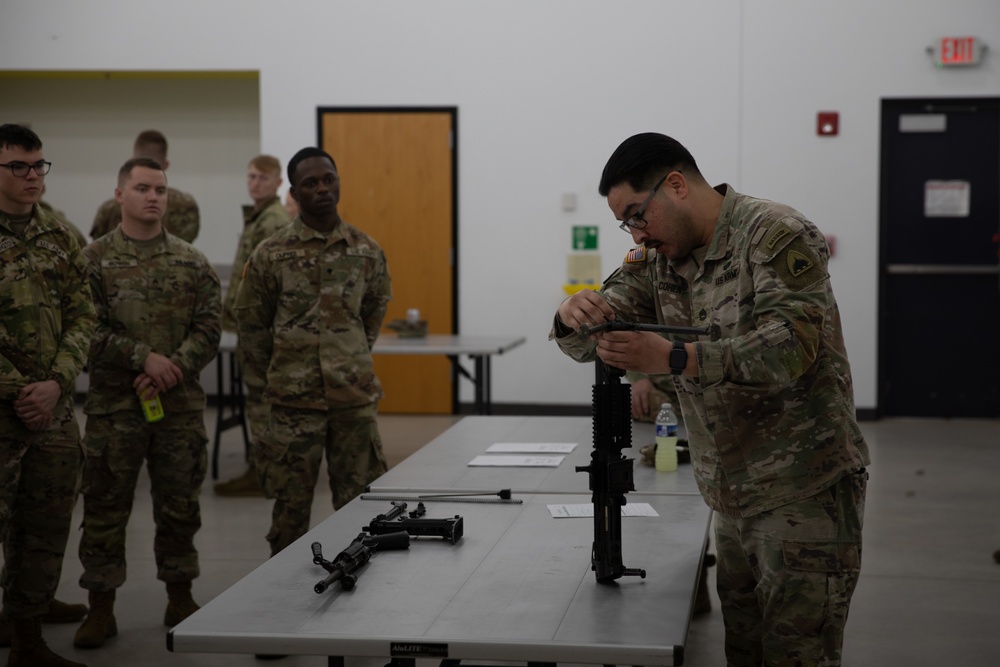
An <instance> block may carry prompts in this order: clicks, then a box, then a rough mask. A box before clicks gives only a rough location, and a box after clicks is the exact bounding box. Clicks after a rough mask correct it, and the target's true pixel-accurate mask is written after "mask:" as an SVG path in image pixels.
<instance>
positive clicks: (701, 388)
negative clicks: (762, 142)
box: [551, 134, 869, 666]
mask: <svg viewBox="0 0 1000 667" xmlns="http://www.w3.org/2000/svg"><path fill="white" fill-rule="evenodd" d="M599 189H600V192H601V194H602V195H605V196H607V198H608V204H609V206H610V208H611V210H612V211H613V212H614V213H615V215H616V217H618V219H619V220H623V221H624V222H623V223H622V228H623V229H625V230H626V231H629V232H630V233H631V234H632V238H633V240H634V241H635V242H636V244H638V246H639V247H637V248H636V249H634V250H632V251H630V252H629V253H628V255H627V256H626V259H625V262H624V263H623V265H622V267H621V268H620V269H619V270H617V271H616V272H615V273H614V274H612V276H611V277H610V278H608V280H607V282H606V283H605V284H604V285H603V286H602V288H601V289H600V291H597V292H593V291H583V292H580V293H579V294H577V295H574V296H572V297H570V298H568V299H567V300H566V301H564V302H563V303H562V304H561V305H560V306H559V308H558V310H557V315H556V320H555V324H554V327H553V331H552V334H551V336H552V337H553V338H555V339H556V340H557V342H558V344H559V346H560V348H561V349H562V350H563V351H564V352H565V353H566V354H568V355H570V356H571V357H573V358H574V359H576V360H578V361H588V360H592V359H594V357H595V354H596V355H597V356H599V357H600V358H601V359H602V360H604V361H605V362H606V363H608V364H610V365H612V366H615V367H618V368H622V369H625V370H638V371H642V372H646V373H665V372H672V373H675V374H678V376H679V383H678V393H679V398H680V406H681V410H682V413H683V415H684V422H685V426H686V427H687V431H688V438H689V445H690V448H691V459H692V464H693V467H694V472H695V478H696V480H697V482H698V487H699V489H700V491H701V493H702V495H703V496H704V498H705V500H706V501H707V502H708V504H709V506H711V507H712V509H713V510H715V512H716V513H717V515H716V545H717V551H718V567H719V572H718V591H719V596H720V598H721V602H722V609H723V617H724V621H725V627H726V656H727V659H728V662H729V664H730V665H748V666H749V665H755V666H759V665H761V664H766V665H839V664H840V656H841V647H842V644H843V629H844V624H845V622H846V620H847V611H848V606H849V604H850V600H851V595H852V593H853V591H854V587H855V585H856V583H857V580H858V574H859V571H860V567H861V525H862V518H863V513H864V496H865V486H866V480H867V473H866V472H865V466H866V465H867V464H868V463H869V458H868V449H867V446H866V444H865V442H864V439H863V438H862V435H861V432H860V429H859V427H858V424H857V421H856V418H855V411H854V398H853V387H852V381H851V373H850V366H849V364H848V361H847V354H846V351H845V348H844V340H843V334H842V331H841V323H840V314H839V312H838V309H837V303H836V300H835V299H834V296H833V291H832V289H831V286H830V278H829V275H828V273H827V260H828V257H829V253H828V250H827V246H826V243H825V240H824V238H823V236H822V235H821V234H820V233H819V231H817V229H816V227H815V226H814V225H813V224H812V223H810V222H809V221H808V220H806V219H805V218H804V217H803V216H802V215H801V214H800V213H798V212H797V211H795V210H793V209H791V208H789V207H787V206H784V205H781V204H777V203H774V202H768V201H765V200H761V199H754V198H752V197H748V196H746V195H742V194H739V193H738V192H736V191H735V190H733V188H732V187H730V186H729V185H725V184H724V185H720V186H718V187H716V188H712V187H711V186H710V185H709V184H708V183H707V182H706V181H705V179H704V177H702V175H701V173H700V172H699V171H698V167H697V165H696V164H695V161H694V158H693V157H691V154H690V153H689V152H688V151H687V150H686V149H685V148H684V147H683V146H681V145H680V144H679V143H677V142H676V141H675V140H673V139H671V138H669V137H666V136H664V135H660V134H642V135H636V136H634V137H632V138H630V139H628V140H626V141H625V142H624V143H622V145H621V146H619V148H618V149H617V150H616V151H615V153H614V154H613V155H612V157H611V158H610V159H609V161H608V164H607V166H605V169H604V174H603V175H602V177H601V183H600V188H599ZM611 319H619V320H625V321H636V322H651V323H661V324H671V325H686V326H705V327H710V329H711V335H710V336H707V337H703V338H700V339H698V340H695V339H694V338H692V337H677V336H671V337H670V338H673V340H674V342H671V340H669V339H668V337H665V336H661V335H658V334H655V333H650V332H635V331H632V332H604V333H602V334H599V335H597V336H591V337H589V338H582V337H580V336H578V335H577V334H576V332H575V331H574V330H576V329H578V328H579V327H580V326H581V325H583V324H591V323H599V322H603V321H606V320H611Z"/></svg>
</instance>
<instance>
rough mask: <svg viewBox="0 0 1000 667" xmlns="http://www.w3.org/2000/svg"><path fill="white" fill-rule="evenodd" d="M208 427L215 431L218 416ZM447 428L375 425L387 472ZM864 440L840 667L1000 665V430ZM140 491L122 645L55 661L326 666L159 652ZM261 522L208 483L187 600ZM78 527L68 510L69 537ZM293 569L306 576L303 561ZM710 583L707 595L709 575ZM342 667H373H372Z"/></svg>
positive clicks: (698, 661)
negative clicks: (862, 486)
mask: <svg viewBox="0 0 1000 667" xmlns="http://www.w3.org/2000/svg"><path fill="white" fill-rule="evenodd" d="M206 418H207V420H208V421H209V423H212V420H213V419H214V414H211V413H210V414H209V415H207V416H206ZM454 421H455V418H452V417H405V416H396V415H392V416H382V417H381V418H380V426H381V429H382V435H383V439H384V440H385V443H386V453H387V456H388V457H389V459H390V465H394V464H396V463H398V462H399V461H401V460H402V459H404V458H405V457H406V456H407V455H409V454H410V453H411V452H413V451H414V450H415V449H417V448H419V447H420V446H422V445H423V444H425V443H426V442H428V441H429V440H431V439H433V438H434V437H435V436H436V435H437V434H438V433H440V432H442V431H444V430H445V429H447V428H448V427H449V426H450V425H451V424H452V423H454ZM862 428H863V430H864V432H865V435H866V437H867V438H868V442H869V445H870V447H871V450H872V458H873V464H872V467H871V482H870V486H869V492H868V503H867V505H868V506H867V510H866V526H865V545H864V566H863V573H862V577H861V583H860V585H859V588H858V590H857V592H856V594H855V596H854V603H853V605H852V607H851V613H850V620H849V622H848V629H847V639H846V642H845V648H844V664H845V665H852V666H858V667H869V666H871V667H875V666H878V667H884V666H887V665H908V666H922V665H964V666H969V667H976V666H982V667H987V666H989V667H995V666H996V665H1000V564H997V563H995V562H994V561H993V559H992V553H993V551H994V550H996V549H1000V483H998V481H997V475H998V474H1000V422H997V421H971V420H970V421H959V420H952V421H943V420H941V421H939V420H917V419H891V420H882V421H879V422H866V423H863V424H862ZM221 469H222V470H221V477H222V478H223V479H225V478H228V477H231V476H233V475H235V474H238V473H239V472H242V470H243V462H242V444H241V443H240V442H239V440H238V435H237V431H230V432H228V433H227V434H226V435H225V438H224V442H223V449H222V459H221ZM148 491H149V484H148V481H146V480H145V476H143V480H142V482H141V487H140V489H139V490H138V492H137V498H136V503H135V510H134V512H133V517H132V521H131V524H130V527H129V542H128V561H129V568H130V569H129V578H128V581H127V583H126V584H125V586H124V587H123V588H121V589H120V590H119V592H118V602H117V604H116V616H117V619H118V627H119V636H118V637H116V638H114V639H112V640H110V641H109V643H108V644H107V645H106V646H105V647H104V648H101V649H96V650H88V651H82V650H77V649H74V648H73V647H72V637H73V632H74V631H75V628H76V626H75V625H65V626H60V625H46V626H45V628H44V632H45V636H46V638H47V640H48V642H49V645H50V646H51V647H52V648H53V649H54V650H56V651H57V652H58V653H60V654H62V655H64V656H65V657H68V658H71V659H74V660H78V661H81V662H85V663H87V664H89V665H91V667H104V666H108V667H111V666H114V667H117V666H124V665H129V666H131V665H143V666H150V667H159V666H166V665H171V666H176V665H191V666H198V667H200V666H206V667H207V666H216V665H248V666H249V665H255V664H256V665H263V664H275V665H281V666H282V667H322V666H323V665H326V659H325V658H322V657H292V658H286V659H284V660H281V661H278V662H274V663H263V662H260V661H257V660H255V658H254V657H253V656H232V655H212V654H174V653H170V652H168V651H167V650H166V644H165V628H164V626H163V625H162V621H163V610H164V608H165V606H166V592H165V590H164V588H163V586H162V584H160V582H158V581H156V579H155V567H154V563H153V557H152V556H153V555H152V547H151V545H152V539H153V526H152V521H151V509H150V501H149V495H148ZM329 512H330V501H329V491H328V490H326V489H324V488H323V484H322V483H321V484H320V489H319V492H318V493H317V498H316V503H315V504H314V508H313V522H314V523H317V522H319V521H321V520H322V519H323V518H325V517H326V516H327V515H328V514H329ZM269 514H270V504H269V502H268V501H266V500H264V499H261V498H220V497H217V496H215V495H214V494H213V492H212V489H211V484H209V483H206V485H205V489H204V491H203V493H202V516H203V523H204V525H203V528H202V530H201V532H200V533H199V535H198V548H199V550H200V552H201V567H202V576H201V578H199V579H198V580H197V581H196V582H195V598H196V599H197V600H199V601H201V602H206V601H208V600H210V599H211V598H212V597H213V596H215V595H217V594H218V593H220V592H221V591H223V590H225V589H226V588H227V587H229V586H230V585H231V584H233V583H234V582H236V581H237V580H239V579H240V578H242V577H243V576H244V575H246V574H247V573H249V572H250V571H252V570H253V569H254V568H256V567H257V566H258V565H259V564H260V563H261V562H263V560H264V559H265V558H267V554H268V551H267V545H266V542H265V540H264V535H265V533H266V532H267V528H268V524H269ZM79 517H80V507H79V506H78V508H77V512H76V517H75V518H74V526H78V525H79V523H80V518H79ZM78 541H79V533H78V531H74V534H73V535H72V536H71V538H70V546H69V551H68V553H67V558H66V562H65V567H64V571H63V578H62V583H61V585H60V589H59V597H60V599H63V600H66V601H72V602H82V601H85V595H84V593H83V591H82V590H81V589H80V588H79V587H78V586H77V583H76V581H77V578H78V577H79V575H80V571H81V568H80V564H79V561H78V560H77V558H76V548H77V544H78ZM302 562H303V565H304V566H305V565H306V564H307V563H308V555H307V554H303V561H302ZM710 573H711V574H710V576H712V580H711V582H710V583H711V585H712V586H714V568H713V569H712V570H710ZM713 596H714V593H713ZM713 604H714V609H713V611H712V612H711V613H709V614H707V615H703V616H699V617H697V618H695V619H694V621H693V622H692V624H691V631H690V636H689V645H688V648H687V656H686V659H685V662H684V664H685V665H695V666H705V667H718V666H721V665H724V664H725V659H724V657H723V652H722V637H723V630H722V619H721V616H720V614H719V611H718V600H717V599H713ZM5 655H6V649H0V658H3V657H5ZM348 663H349V665H350V667H376V666H377V665H380V664H381V663H382V661H372V660H363V661H362V660H357V661H348ZM421 663H422V664H421V667H425V665H424V664H423V661H421ZM431 664H433V663H428V665H427V667H429V665H431Z"/></svg>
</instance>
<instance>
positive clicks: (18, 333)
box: [0, 124, 96, 667]
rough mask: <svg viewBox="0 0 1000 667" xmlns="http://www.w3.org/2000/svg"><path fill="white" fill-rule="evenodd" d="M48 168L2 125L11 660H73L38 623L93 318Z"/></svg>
mask: <svg viewBox="0 0 1000 667" xmlns="http://www.w3.org/2000/svg"><path fill="white" fill-rule="evenodd" d="M50 166H51V163H49V162H47V161H45V159H44V158H43V156H42V142H41V140H40V139H39V138H38V135H36V134H35V133H34V132H32V131H31V130H29V129H28V128H26V127H22V126H20V125H9V124H8V125H2V126H0V535H3V550H4V569H3V589H4V593H3V606H4V612H5V618H4V621H3V630H4V631H5V632H6V633H10V640H9V641H10V643H11V644H12V645H11V651H10V656H9V657H8V662H7V664H8V665H10V666H13V667H17V666H21V665H24V666H27V665H30V666H31V667H72V666H74V665H76V666H77V667H79V663H76V662H70V661H69V660H65V659H63V658H60V657H59V656H57V655H55V654H54V653H52V651H50V650H49V649H48V647H47V646H46V645H45V642H44V641H43V640H42V635H41V625H40V621H41V620H42V619H43V618H45V616H46V615H51V614H52V613H53V612H54V611H58V610H54V609H53V606H52V605H53V600H54V598H53V596H54V595H55V591H56V587H57V586H58V585H59V575H60V573H61V572H62V562H63V554H64V553H65V549H66V540H67V539H68V537H69V527H70V521H71V517H72V514H73V506H74V505H75V504H76V494H77V489H78V485H79V478H80V468H81V465H82V461H83V451H82V449H81V447H80V428H79V426H78V425H77V421H76V415H75V414H74V411H73V388H74V383H75V381H76V376H77V375H79V373H80V370H81V369H82V368H83V364H84V360H85V358H86V350H87V346H88V345H89V344H90V338H91V336H92V335H93V333H94V325H95V322H96V318H95V317H94V307H93V305H92V304H91V302H90V289H89V288H88V286H87V281H86V277H85V268H86V265H85V261H84V259H83V256H82V255H81V254H80V249H79V246H78V245H77V243H76V241H75V240H73V238H72V237H71V236H70V234H69V232H68V231H67V230H66V228H65V227H63V226H62V225H61V224H60V223H59V222H57V221H56V220H55V219H54V218H52V217H50V216H49V215H48V214H47V213H46V212H45V211H44V210H43V209H42V208H41V207H39V206H38V202H39V200H40V199H41V196H42V191H43V187H44V182H45V174H46V173H48V171H49V168H50ZM62 606H64V607H65V606H67V605H62ZM77 606H78V607H79V608H80V609H79V610H70V611H72V612H73V614H72V615H74V616H76V617H77V618H76V619H75V620H79V618H80V617H81V616H82V613H79V612H83V613H85V612H86V607H83V606H82V605H77ZM62 620H65V619H62Z"/></svg>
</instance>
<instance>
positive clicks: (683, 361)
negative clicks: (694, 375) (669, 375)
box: [670, 345, 688, 373]
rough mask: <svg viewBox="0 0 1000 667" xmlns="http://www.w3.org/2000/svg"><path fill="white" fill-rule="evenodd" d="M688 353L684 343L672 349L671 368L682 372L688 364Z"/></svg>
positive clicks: (675, 371)
mask: <svg viewBox="0 0 1000 667" xmlns="http://www.w3.org/2000/svg"><path fill="white" fill-rule="evenodd" d="M687 361H688V354H687V350H685V349H684V347H683V345H680V346H678V347H675V348H674V349H672V350H670V370H672V371H673V372H674V373H680V372H681V371H683V370H684V367H685V366H687Z"/></svg>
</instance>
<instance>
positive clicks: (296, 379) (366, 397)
mask: <svg viewBox="0 0 1000 667" xmlns="http://www.w3.org/2000/svg"><path fill="white" fill-rule="evenodd" d="M391 298H392V289H391V286H390V282H389V270H388V268H387V266H386V261H385V255H384V254H383V252H382V249H381V248H380V247H379V246H378V244H377V243H376V242H375V241H374V240H373V239H372V238H371V237H369V236H368V235H367V234H365V233H364V232H362V231H361V230H359V229H357V228H356V227H353V226H351V225H349V224H347V223H346V222H343V221H341V222H340V224H339V225H337V227H336V228H335V229H334V230H333V231H332V232H329V233H328V234H322V233H320V232H317V231H316V230H314V229H311V228H310V227H308V226H306V225H305V224H304V223H303V222H302V218H300V217H299V218H296V219H295V220H294V221H293V222H292V224H290V225H288V226H286V227H284V228H282V229H280V230H278V231H277V232H275V233H274V234H273V235H272V236H271V237H270V238H268V239H266V240H265V241H264V242H262V243H261V244H260V245H259V246H257V249H256V250H254V252H253V254H252V255H251V256H250V261H249V262H247V264H246V268H245V269H244V275H243V283H242V285H241V286H240V291H239V294H238V295H237V297H236V313H237V322H238V324H239V354H240V360H241V361H242V363H243V380H244V381H245V382H246V384H247V388H248V389H249V393H250V397H251V399H253V400H263V401H265V402H267V403H272V404H276V405H284V406H288V407H294V408H307V409H316V410H325V409H327V408H329V407H331V406H337V407H349V406H357V405H364V404H367V403H371V402H373V401H376V400H377V399H379V398H381V397H382V386H381V384H380V383H379V381H378V379H377V378H376V377H375V372H374V369H373V367H372V355H371V349H372V346H373V345H374V344H375V339H376V338H377V337H378V332H379V328H380V327H381V326H382V320H383V318H384V317H385V311H386V308H387V304H388V301H389V300H390V299H391Z"/></svg>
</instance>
